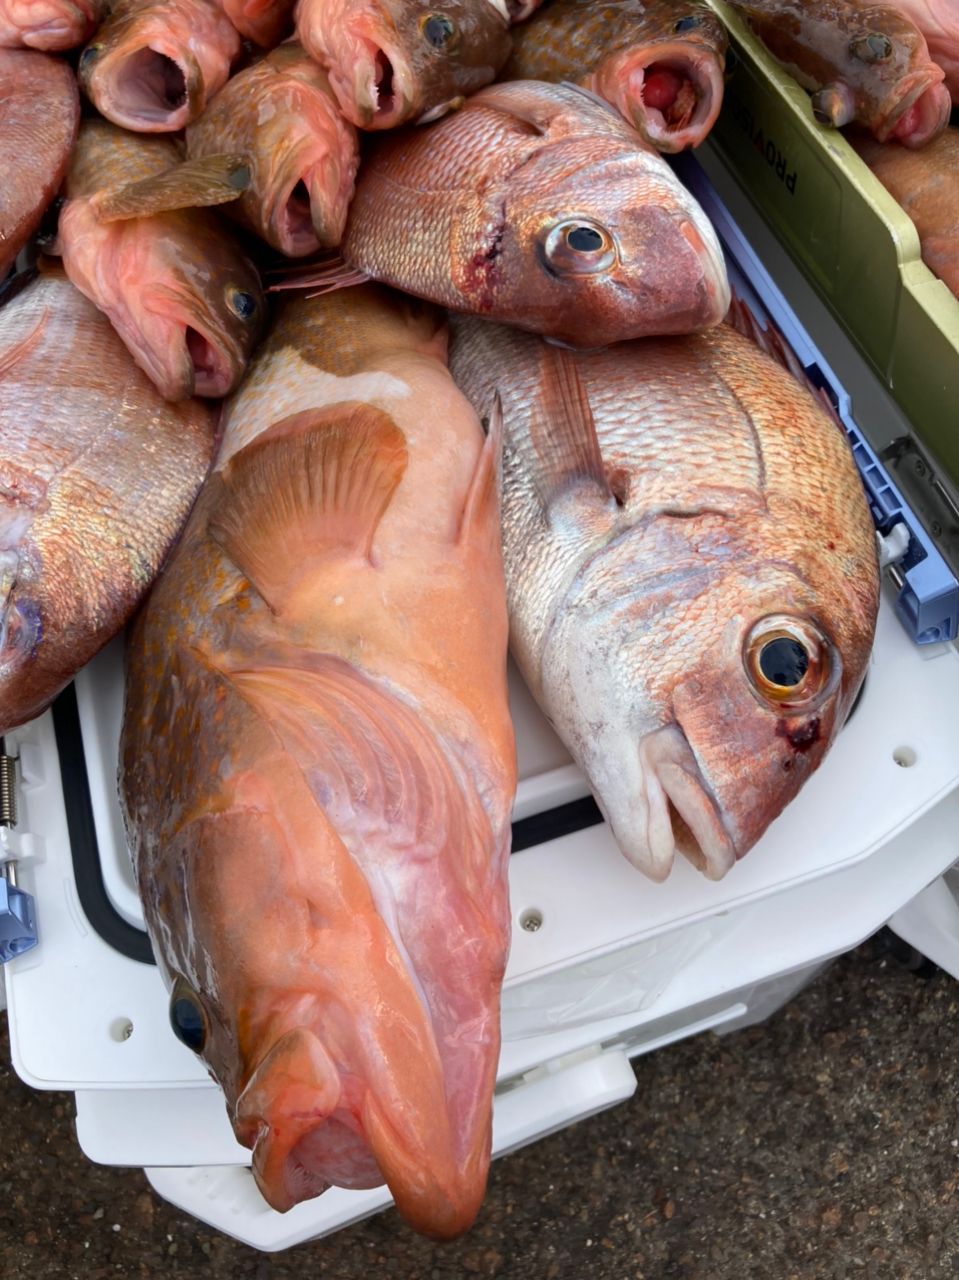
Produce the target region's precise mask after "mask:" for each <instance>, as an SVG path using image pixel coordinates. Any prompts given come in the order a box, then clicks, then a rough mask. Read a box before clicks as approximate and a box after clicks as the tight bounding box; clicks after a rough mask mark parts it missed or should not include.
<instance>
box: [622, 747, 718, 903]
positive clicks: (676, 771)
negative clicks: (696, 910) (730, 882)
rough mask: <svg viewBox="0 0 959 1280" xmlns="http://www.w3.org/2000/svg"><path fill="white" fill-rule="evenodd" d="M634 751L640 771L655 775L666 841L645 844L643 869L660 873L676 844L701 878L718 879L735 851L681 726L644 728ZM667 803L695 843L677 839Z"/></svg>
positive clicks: (654, 874)
mask: <svg viewBox="0 0 959 1280" xmlns="http://www.w3.org/2000/svg"><path fill="white" fill-rule="evenodd" d="M639 755H640V760H641V762H642V765H643V771H644V773H647V774H648V775H652V776H654V777H655V778H656V781H657V782H658V784H659V786H660V788H661V789H662V792H663V795H664V796H665V798H666V800H667V801H668V805H669V809H667V820H668V823H669V835H670V846H671V847H669V848H668V849H667V847H666V842H665V841H663V840H660V841H659V842H658V843H659V848H658V849H657V850H653V849H652V848H651V849H650V853H651V854H652V858H653V861H652V864H651V869H649V868H646V867H644V870H646V872H647V874H648V875H651V876H652V878H653V879H658V880H663V879H665V878H666V876H667V875H668V874H669V872H670V870H671V868H672V865H673V861H674V858H675V854H676V850H677V849H679V852H681V853H682V854H683V855H684V856H685V857H686V858H687V859H688V860H689V861H690V862H691V863H692V864H693V865H694V866H695V867H696V868H697V870H699V871H701V872H702V873H703V875H705V876H706V878H707V879H709V880H721V879H722V878H723V876H725V875H726V873H727V872H728V871H729V870H730V868H731V867H732V866H733V865H734V864H735V863H736V861H737V859H738V857H740V856H741V855H740V853H739V851H738V850H737V847H736V842H735V840H734V839H733V837H732V835H731V834H730V832H729V828H728V826H727V824H726V819H725V817H724V815H723V812H722V809H721V807H720V805H719V804H718V802H717V800H716V797H715V795H714V793H713V790H712V788H711V787H710V786H709V784H708V782H707V781H706V778H705V775H704V774H703V771H702V768H701V767H700V764H699V761H698V759H697V757H696V753H695V752H694V750H693V748H692V746H691V745H690V743H689V739H688V738H687V737H686V734H685V732H684V731H683V729H682V727H681V726H680V725H678V724H675V723H673V724H670V725H666V726H665V727H664V728H661V729H657V730H654V731H653V732H652V733H649V734H646V735H645V736H644V737H643V738H642V739H641V741H640V744H639ZM670 809H671V810H672V811H674V812H675V813H676V814H678V815H679V817H680V818H681V819H682V821H683V823H684V825H685V827H686V828H687V830H688V831H689V833H690V835H691V836H692V837H693V840H694V841H695V848H692V847H690V846H689V845H688V844H687V845H685V846H684V845H683V844H680V843H679V842H678V841H677V838H676V836H677V833H676V830H675V822H674V819H673V815H672V813H671V812H670V811H669V810H670Z"/></svg>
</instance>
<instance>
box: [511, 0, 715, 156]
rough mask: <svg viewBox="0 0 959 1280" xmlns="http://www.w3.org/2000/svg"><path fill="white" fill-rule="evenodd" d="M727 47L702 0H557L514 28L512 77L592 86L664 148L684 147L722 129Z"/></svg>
mask: <svg viewBox="0 0 959 1280" xmlns="http://www.w3.org/2000/svg"><path fill="white" fill-rule="evenodd" d="M726 44H727V38H726V29H725V27H724V26H723V24H722V23H721V22H720V21H719V19H718V18H717V17H716V15H715V14H714V13H711V12H710V10H709V9H707V8H706V6H705V5H703V4H698V3H695V2H694V0H690V3H688V4H685V5H683V4H676V3H675V2H674V0H553V3H552V4H550V5H548V6H547V7H546V8H545V9H543V10H542V11H541V12H540V13H538V14H537V15H536V16H535V17H534V18H533V19H532V20H531V21H530V22H528V23H526V24H525V26H522V27H519V28H517V30H516V31H515V32H514V35H513V53H512V56H511V57H510V60H509V62H508V63H507V64H506V66H505V67H504V68H503V73H502V75H503V78H504V79H506V80H553V81H562V80H568V81H575V82H576V83H577V84H582V85H585V86H586V88H587V89H592V90H594V92H596V93H598V94H599V96H600V97H601V98H605V99H606V101H607V102H611V103H612V104H613V106H614V107H618V108H619V110H620V111H621V112H622V114H623V115H624V116H625V118H626V119H627V120H628V121H629V122H630V124H632V125H633V126H634V128H635V129H637V130H638V132H639V133H641V134H642V135H643V137H644V138H645V139H646V141H647V142H649V143H650V144H651V145H652V146H654V147H656V149H657V150H658V151H667V152H674V151H683V150H684V149H685V148H686V147H697V146H699V144H700V143H701V142H702V141H703V139H704V138H705V137H706V135H707V134H708V133H709V131H710V129H711V128H712V127H713V125H714V124H715V123H716V118H717V116H718V115H719V109H720V107H721V106H722V103H723V69H724V66H725V60H726Z"/></svg>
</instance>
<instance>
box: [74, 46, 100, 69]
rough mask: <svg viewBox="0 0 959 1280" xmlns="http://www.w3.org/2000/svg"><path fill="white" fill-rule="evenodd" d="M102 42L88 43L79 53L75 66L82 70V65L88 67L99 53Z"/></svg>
mask: <svg viewBox="0 0 959 1280" xmlns="http://www.w3.org/2000/svg"><path fill="white" fill-rule="evenodd" d="M102 48H103V45H102V44H88V45H87V47H86V48H85V49H84V51H83V52H82V53H81V54H80V61H79V62H78V63H77V68H78V69H79V70H80V71H82V70H83V68H84V67H88V66H89V65H90V63H91V62H95V61H96V60H97V58H98V57H99V55H100V50H101V49H102Z"/></svg>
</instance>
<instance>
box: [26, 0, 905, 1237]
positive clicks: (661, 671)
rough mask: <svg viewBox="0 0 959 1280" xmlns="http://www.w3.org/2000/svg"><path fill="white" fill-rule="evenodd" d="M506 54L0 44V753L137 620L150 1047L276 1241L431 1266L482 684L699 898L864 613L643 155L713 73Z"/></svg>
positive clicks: (297, 17)
mask: <svg viewBox="0 0 959 1280" xmlns="http://www.w3.org/2000/svg"><path fill="white" fill-rule="evenodd" d="M847 7H848V6H847ZM536 8H537V5H536V3H535V0H439V2H438V3H437V4H435V5H434V6H433V7H432V8H430V9H428V10H427V9H421V8H419V7H418V6H417V5H415V4H411V3H409V0H376V2H375V3H372V2H370V0H363V3H359V2H358V0H299V3H298V4H297V5H296V7H295V9H294V7H293V4H292V0H279V2H278V3H270V2H269V0H242V2H241V0H117V2H116V3H115V4H113V5H112V6H107V5H105V4H101V3H98V2H96V0H69V2H68V0H44V3H43V4H42V5H40V4H27V3H23V2H22V0H0V44H2V45H3V46H4V49H3V51H2V52H0V155H2V164H3V172H4V176H5V183H4V187H3V189H2V191H0V245H2V251H3V252H2V254H0V265H2V270H3V271H4V272H6V270H7V268H8V267H10V265H11V264H12V263H13V260H14V258H16V257H17V255H18V254H19V258H18V263H17V266H16V268H15V269H14V270H13V273H12V274H11V275H10V276H9V278H8V279H7V281H6V283H5V284H4V285H3V286H2V288H3V291H4V296H3V305H2V308H0V500H2V526H0V528H2V543H0V568H2V575H3V579H2V580H3V621H2V629H0V708H2V710H0V732H2V731H6V730H9V729H10V728H12V727H14V726H16V725H19V724H21V723H23V722H24V721H25V720H27V719H29V718H31V717H33V716H36V715H37V714H39V713H40V712H41V711H43V709H44V708H45V707H47V706H48V705H49V704H50V702H51V701H52V700H53V698H54V697H55V696H56V695H57V693H58V692H59V691H60V690H61V689H62V688H63V687H64V686H65V684H67V683H68V682H69V680H70V679H71V678H72V677H73V675H74V674H75V672H76V671H77V669H78V668H79V667H80V666H81V665H82V664H83V663H84V662H86V661H87V660H88V659H89V658H90V657H91V656H92V655H93V654H94V653H95V652H96V651H97V650H98V649H99V648H100V647H101V646H102V645H103V644H105V643H106V641H107V640H108V639H109V638H110V637H111V636H112V635H114V634H116V633H117V632H118V631H119V630H120V629H121V628H122V627H124V626H125V624H127V622H131V626H130V628H129V632H128V646H127V652H126V672H125V679H126V702H125V715H124V724H123V731H122V739H121V744H120V777H119V781H120V792H121V801H122V806H123V811H124V815H125V821H126V825H127V834H128V838H129V843H130V848H131V851H132V854H133V858H134V862H135V866H136V874H137V879H138V884H139V888H140V893H141V897H142V900H143V906H144V913H145V918H146V922H147V926H148V929H149V932H150V936H151V938H152V941H153V946H154V950H155V953H156V957H157V961H158V963H159V965H160V969H161V972H162V973H163V975H164V977H165V980H166V982H167V984H168V986H169V988H170V1020H171V1025H172V1027H173V1030H174V1031H175V1033H176V1035H177V1036H178V1037H179V1038H180V1039H181V1040H182V1041H183V1043H184V1044H186V1045H187V1046H189V1048H191V1049H192V1050H193V1051H194V1052H196V1053H197V1054H199V1055H201V1056H202V1058H203V1059H204V1061H205V1062H206V1064H207V1066H208V1068H209V1070H210V1072H211V1074H212V1075H213V1076H214V1078H215V1079H216V1080H217V1081H218V1082H219V1084H220V1085H221V1086H222V1089H223V1091H224V1094H225V1096H226V1100H227V1105H228V1108H229V1113H230V1117H231V1121H232V1123H233V1126H234V1129H235V1132H236V1134H237V1137H238V1139H239V1140H240V1142H242V1143H244V1144H245V1145H247V1146H248V1147H250V1148H251V1149H252V1152H253V1155H252V1161H253V1169H254V1173H255V1176H256V1179H257V1182H258V1185H259V1187H260V1189H261V1191H262V1193H263V1195H264V1197H265V1198H266V1200H267V1201H268V1203H269V1204H270V1205H272V1206H273V1207H274V1208H275V1209H278V1210H281V1211H284V1210H287V1209H289V1208H290V1207H291V1206H293V1205H294V1204H296V1203H298V1202H300V1201H302V1200H305V1199H308V1198H310V1197H312V1196H316V1195H318V1194H320V1193H321V1192H322V1191H323V1190H325V1189H326V1188H327V1187H329V1186H331V1185H336V1186H340V1187H352V1188H360V1187H372V1186H376V1185H380V1184H382V1183H384V1182H385V1183H386V1184H388V1186H389V1188H390V1190H391V1192H392V1194H393V1195H394V1197H395V1199H396V1202H397V1205H398V1206H399V1209H400V1211H401V1212H402V1213H403V1214H404V1216H405V1217H406V1218H407V1220H408V1221H409V1222H410V1223H412V1224H413V1225H414V1226H415V1227H416V1228H418V1229H419V1230H421V1231H423V1232H426V1233H428V1234H431V1235H434V1236H438V1237H450V1236H454V1235H456V1234H457V1233H459V1232H461V1231H463V1230H465V1229H466V1228H467V1227H468V1226H469V1225H470V1223H471V1222H472V1220H473V1218H474V1217H475V1215H476V1213H477V1211H478V1208H479V1205H480V1203H481V1200H482V1196H483V1192H484V1188H485V1182H486V1175H487V1168H488V1163H489V1157H490V1133H491V1104H492V1094H493V1087H494V1083H495V1077H496V1068H497V1061H498V1056H499V1048H500V1042H499V995H500V987H501V983H502V979H503V973H504V969H505V965H506V959H507V952H508V946H509V938H510V912H509V902H508V885H507V863H508V854H509V849H510V815H511V809H512V804H513V798H514V793H515V787H516V764H515V747H514V738H513V728H512V723H511V719H510V713H509V706H508V701H507V682H506V664H507V646H508V644H509V646H510V647H511V650H512V653H513V655H514V658H515V660H516V662H517V664H518V665H519V667H520V669H521V670H522V672H523V675H524V676H525V678H526V681H527V683H528V684H529V687H530V689H531V690H532V692H533V695H534V696H535V698H536V699H537V701H538V702H539V705H540V706H541V707H542V709H543V711H544V713H545V715H546V716H547V718H548V719H549V721H550V722H551V723H552V725H553V726H554V727H555V730H556V732H557V733H558V734H559V736H560V737H561V738H562V740H563V741H564V742H565V744H566V745H567V747H568V749H569V751H570V752H571V754H572V755H573V757H574V758H575V759H576V761H577V762H578V763H579V764H580V765H581V767H582V768H583V770H584V772H585V774H586V776H587V777H588V779H589V782H590V784H591V786H592V788H593V790H594V792H595V795H596V798H597V801H598V803H599V804H600V806H601V808H602V810H603V812H604V814H605V815H606V817H607V818H608V821H609V824H610V827H611V830H612V832H613V835H614V836H615V839H616V841H617V842H618V844H619V846H620V848H621V849H622V851H623V854H624V855H625V856H626V857H627V858H628V859H629V860H630V862H632V863H633V864H635V866H636V867H637V868H638V869H639V870H640V871H641V872H643V873H645V874H646V875H647V876H648V877H650V878H651V879H652V880H662V879H663V878H664V877H665V876H667V875H668V874H669V871H670V868H671V866H672V864H673V860H674V857H675V854H676V852H677V851H679V852H681V853H682V854H683V855H685V856H686V857H687V858H689V859H690V860H691V861H692V863H693V864H694V865H695V866H696V867H698V868H699V869H700V870H701V871H702V872H703V873H704V874H705V875H706V876H708V877H710V878H712V879H718V878H719V877H721V876H723V875H725V874H726V873H727V872H728V871H729V870H730V868H732V867H733V865H734V863H735V862H736V860H737V859H739V858H741V857H742V856H743V855H744V854H745V853H747V852H748V850H749V849H750V848H751V847H752V846H753V845H754V844H755V843H756V841H757V840H758V839H759V838H760V836H761V835H762V834H763V832H764V831H765V830H766V828H767V827H768V826H769V824H770V822H772V821H773V819H774V818H775V817H776V816H777V815H778V814H779V813H780V812H781V810H782V809H783V808H784V806H785V805H786V804H788V803H789V801H790V800H791V799H792V798H793V797H794V796H795V795H796V794H797V792H798V791H799V789H800V788H801V786H802V785H803V783H804V782H805V780H806V779H807V778H808V777H809V776H810V774H811V773H812V772H813V771H814V770H815V769H816V768H817V767H818V765H819V764H820V762H821V761H822V759H823V758H824V756H825V754H826V752H827V751H828V749H829V747H830V745H831V743H832V742H833V741H834V739H835V737H836V735H837V733H838V732H839V730H840V729H841V727H842V725H843V723H844V720H845V718H846V716H847V714H848V712H849V709H850V707H851V706H852V703H853V701H854V699H855V697H856V694H857V692H858V690H859V687H860V685H861V682H862V679H863V676H864V673H865V668H866V663H867V661H868V656H869V653H870V649H871V645H872V640H873V634H874V627H875V621H876V613H877V608H878V565H877V558H876V546H875V537H874V532H873V527H872V523H871V520H870V517H869V512H868V509H867V505H866V501H865V497H864V494H863V490H862V486H861V483H860V480H859V477H858V473H857V471H856V468H855V466H854V463H853V460H852V458H851V455H850V452H849V449H848V446H847V444H846V440H845V435H844V433H843V431H842V429H841V427H840V426H839V424H838V422H837V420H836V419H835V417H834V416H833V415H832V412H831V410H830V409H829V407H828V406H827V405H825V404H824V403H823V401H822V400H821V399H820V398H819V397H818V396H817V395H816V394H814V393H813V391H812V390H811V389H810V388H809V387H808V386H806V385H804V384H803V381H802V371H801V370H800V369H799V368H798V366H796V365H795V363H794V362H793V361H792V360H791V354H790V352H789V351H788V349H786V348H785V346H784V345H783V344H782V343H781V342H780V340H779V339H778V337H777V335H775V334H774V333H772V332H769V331H765V330H762V329H760V328H759V327H758V326H757V325H756V324H755V322H754V321H753V320H752V318H751V317H750V315H749V313H748V311H746V310H745V308H743V307H742V306H741V305H740V304H738V303H737V302H734V304H733V306H732V307H730V301H731V299H730V289H729V284H728V280H727V277H726V271H725V266H724V261H723V255H722V251H721V248H720V245H719V242H718V240H717V238H716V235H715V233H714V231H713V228H712V227H711V225H710V223H709V221H708V220H707V218H706V217H705V215H704V213H703V211H702V209H701V208H700V207H699V206H698V205H697V204H696V202H695V200H694V199H693V198H692V197H691V196H690V194H689V193H688V192H687V190H686V189H685V188H684V187H683V186H682V185H681V184H680V183H679V182H678V180H677V179H676V178H675V176H674V174H673V172H672V170H671V169H670V167H669V166H668V164H667V163H666V161H665V160H664V159H663V158H662V155H661V154H660V151H665V152H675V151H678V150H681V149H683V148H685V147H689V146H695V145H697V144H698V143H699V142H701V141H702V139H703V138H704V137H705V136H706V134H707V132H708V130H709V128H710V127H711V125H712V122H713V121H714V120H715V118H716V115H717V113H718V110H719V106H720V102H721V98H722V90H723V65H724V55H725V34H724V31H723V29H722V27H721V26H720V25H719V24H718V23H717V21H716V19H715V18H714V17H713V16H712V15H711V13H710V11H709V10H707V9H706V8H704V7H702V6H700V5H698V4H696V3H681V2H680V3H676V2H670V0H650V2H649V3H640V2H639V0H619V2H616V0H613V2H612V3H610V0H603V2H600V0H580V2H578V3H574V0H553V3H552V4H548V5H547V6H545V7H544V8H542V9H541V10H540V11H539V12H538V13H534V12H533V11H534V10H535V9H536ZM107 10H109V11H107ZM517 24H520V25H517ZM81 47H82V48H81ZM70 51H72V52H70ZM58 53H59V54H64V53H65V54H66V56H63V57H58V56H57V54H58ZM497 75H500V76H501V79H500V80H499V81H498V82H497V83H493V81H494V80H495V78H496V77H497ZM78 82H79V85H80V87H81V88H82V90H83V94H84V104H83V106H82V108H81V103H80V96H79V93H78V87H77V86H78ZM923 111H924V109H923ZM923 111H920V115H921V116H922V119H925V115H924V114H923ZM917 127H918V126H917ZM264 282H266V285H267V286H268V287H267V288H264ZM271 294H272V295H274V296H271ZM448 313H449V314H448Z"/></svg>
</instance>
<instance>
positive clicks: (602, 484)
mask: <svg viewBox="0 0 959 1280" xmlns="http://www.w3.org/2000/svg"><path fill="white" fill-rule="evenodd" d="M542 353H543V355H542V376H541V379H540V393H539V399H538V402H537V404H536V406H535V408H534V410H533V413H532V414H531V416H530V437H531V439H532V443H533V451H534V454H535V462H534V474H533V482H534V484H535V486H536V491H537V493H538V494H539V497H540V500H541V502H542V504H543V507H544V508H545V509H546V510H548V509H549V507H550V504H551V503H553V502H554V501H555V500H556V499H557V498H558V497H559V496H560V495H561V494H562V493H565V492H567V491H568V490H570V489H572V488H573V487H578V486H585V487H587V488H588V489H589V490H592V491H593V492H594V493H595V494H596V496H597V497H598V498H600V500H601V501H604V502H606V501H612V499H613V491H612V489H611V487H610V483H609V479H608V478H607V475H606V468H605V466H604V463H603V455H602V453H601V452H600V447H599V439H598V437H597V435H596V424H595V422H594V420H593V413H592V410H591V408H590V405H589V396H588V395H587V393H586V388H585V387H584V386H583V382H582V379H581V378H580V376H579V372H578V371H577V368H576V361H575V357H574V356H573V354H572V353H571V352H569V351H567V350H565V349H564V348H562V347H555V346H552V345H551V344H549V343H543V345H542Z"/></svg>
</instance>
